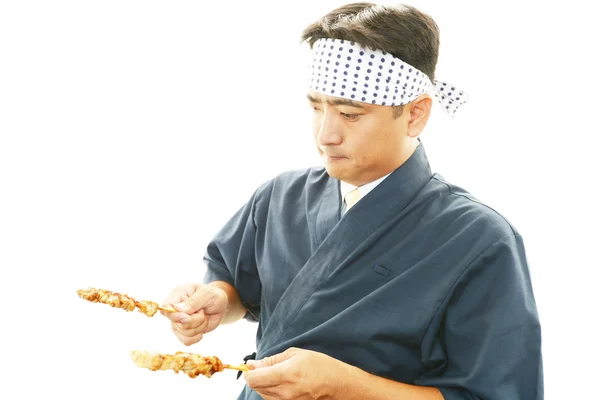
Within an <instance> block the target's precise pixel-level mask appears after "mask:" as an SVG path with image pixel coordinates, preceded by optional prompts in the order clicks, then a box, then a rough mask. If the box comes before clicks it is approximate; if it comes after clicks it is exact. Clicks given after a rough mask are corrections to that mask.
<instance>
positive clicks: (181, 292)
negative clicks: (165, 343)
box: [161, 283, 228, 346]
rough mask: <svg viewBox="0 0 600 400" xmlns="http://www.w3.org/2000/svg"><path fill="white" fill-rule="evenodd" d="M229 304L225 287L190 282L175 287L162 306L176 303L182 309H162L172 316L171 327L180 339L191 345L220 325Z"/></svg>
mask: <svg viewBox="0 0 600 400" xmlns="http://www.w3.org/2000/svg"><path fill="white" fill-rule="evenodd" d="M227 304H228V298H227V294H226V293H225V291H224V290H223V289H221V288H219V287H216V286H211V285H203V284H199V283H194V284H192V283H190V284H187V285H181V286H178V287H176V288H175V289H174V290H173V291H172V292H171V294H170V295H169V296H167V298H166V299H165V301H164V303H163V306H167V307H173V308H175V309H176V310H177V311H179V312H175V313H169V312H165V311H162V312H161V313H162V315H164V316H165V317H167V318H168V319H170V320H171V329H172V330H173V333H175V336H177V339H179V340H180V341H181V343H183V344H184V345H186V346H190V345H192V344H194V343H198V342H199V341H200V340H201V339H202V337H203V335H204V334H205V333H208V332H211V331H213V330H214V329H215V328H216V327H217V326H219V324H220V323H221V320H222V319H223V315H224V314H225V311H226V310H227Z"/></svg>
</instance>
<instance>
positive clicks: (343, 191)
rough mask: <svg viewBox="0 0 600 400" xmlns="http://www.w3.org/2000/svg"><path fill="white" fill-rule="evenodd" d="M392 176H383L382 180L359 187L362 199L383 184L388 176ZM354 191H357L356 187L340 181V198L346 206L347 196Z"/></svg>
mask: <svg viewBox="0 0 600 400" xmlns="http://www.w3.org/2000/svg"><path fill="white" fill-rule="evenodd" d="M390 174H391V172H390ZM390 174H387V175H385V176H382V177H381V178H379V179H377V180H375V181H373V182H369V183H366V184H364V185H362V186H359V188H360V194H361V199H362V198H363V197H365V196H366V195H367V193H369V192H370V191H371V190H373V189H375V187H376V186H377V185H379V184H380V183H381V182H383V180H384V179H385V178H387V177H388V176H390ZM354 189H356V186H354V185H351V184H349V183H347V182H344V181H340V196H342V204H344V198H345V197H346V195H347V194H348V193H350V192H351V191H353V190H354ZM359 201H360V200H359Z"/></svg>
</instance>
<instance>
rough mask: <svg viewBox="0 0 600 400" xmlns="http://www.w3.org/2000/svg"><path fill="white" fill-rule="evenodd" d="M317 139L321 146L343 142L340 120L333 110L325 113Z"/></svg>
mask: <svg viewBox="0 0 600 400" xmlns="http://www.w3.org/2000/svg"><path fill="white" fill-rule="evenodd" d="M317 140H318V143H319V145H320V146H335V145H339V144H341V143H342V134H341V130H340V124H339V121H337V119H336V118H335V116H334V115H332V113H331V112H324V113H323V115H322V117H321V123H320V125H319V133H318V135H317Z"/></svg>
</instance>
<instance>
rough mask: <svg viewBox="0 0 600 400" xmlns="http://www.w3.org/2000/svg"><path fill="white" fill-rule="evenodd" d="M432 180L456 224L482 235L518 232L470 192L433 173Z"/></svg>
mask: <svg viewBox="0 0 600 400" xmlns="http://www.w3.org/2000/svg"><path fill="white" fill-rule="evenodd" d="M433 182H434V184H435V185H436V186H437V189H438V190H441V191H442V192H444V193H445V195H444V196H442V198H441V200H442V201H444V203H445V210H446V212H447V213H448V214H449V217H450V218H451V219H452V220H454V221H455V223H456V224H459V225H462V226H464V227H467V228H468V229H469V230H471V231H477V232H479V233H480V234H481V235H482V236H483V235H485V236H490V237H496V238H497V239H500V238H502V237H506V236H510V235H515V236H518V235H519V232H518V231H517V229H516V228H515V226H514V225H513V224H512V223H511V222H510V221H509V220H508V218H507V217H506V216H505V215H503V214H502V213H501V212H499V211H498V210H496V209H495V208H494V207H492V206H490V205H489V204H487V203H485V202H483V201H481V200H480V199H478V198H477V197H475V196H474V195H473V194H472V193H470V192H469V191H467V190H466V189H464V188H463V187H460V186H458V185H455V184H453V183H450V182H448V181H447V180H446V179H444V178H443V177H442V176H441V175H439V174H435V175H434V176H433Z"/></svg>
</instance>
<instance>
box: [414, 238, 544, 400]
mask: <svg viewBox="0 0 600 400" xmlns="http://www.w3.org/2000/svg"><path fill="white" fill-rule="evenodd" d="M422 350H423V354H424V360H423V361H424V363H425V364H426V365H429V367H430V368H429V371H428V372H427V373H426V374H425V375H423V376H422V378H421V379H420V380H419V381H418V382H415V383H417V384H419V385H424V386H434V387H437V388H438V389H439V390H440V391H441V392H442V394H443V396H444V399H446V400H459V399H461V400H462V399H486V400H542V399H543V392H544V391H543V374H542V353H541V330H540V323H539V317H538V313H537V308H536V304H535V299H534V295H533V290H532V285H531V280H530V275H529V270H528V266H527V261H526V256H525V250H524V246H523V242H522V239H521V237H520V236H519V235H517V234H515V235H509V236H506V237H504V238H502V239H500V240H498V241H497V242H496V243H494V244H493V245H492V246H490V247H489V248H488V249H487V250H485V251H484V252H482V253H481V254H480V255H479V256H478V257H477V258H476V259H475V260H474V261H473V262H471V264H470V265H469V266H468V267H467V268H466V269H465V270H464V271H463V273H462V274H461V276H460V277H459V278H458V279H457V281H456V282H455V283H454V285H453V287H452V289H451V290H450V292H449V293H448V295H447V296H446V299H445V301H444V303H443V304H442V305H441V306H440V311H439V313H438V315H436V317H435V318H434V321H432V324H431V325H430V328H429V330H428V331H427V333H426V335H425V338H424V340H423V343H422Z"/></svg>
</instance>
